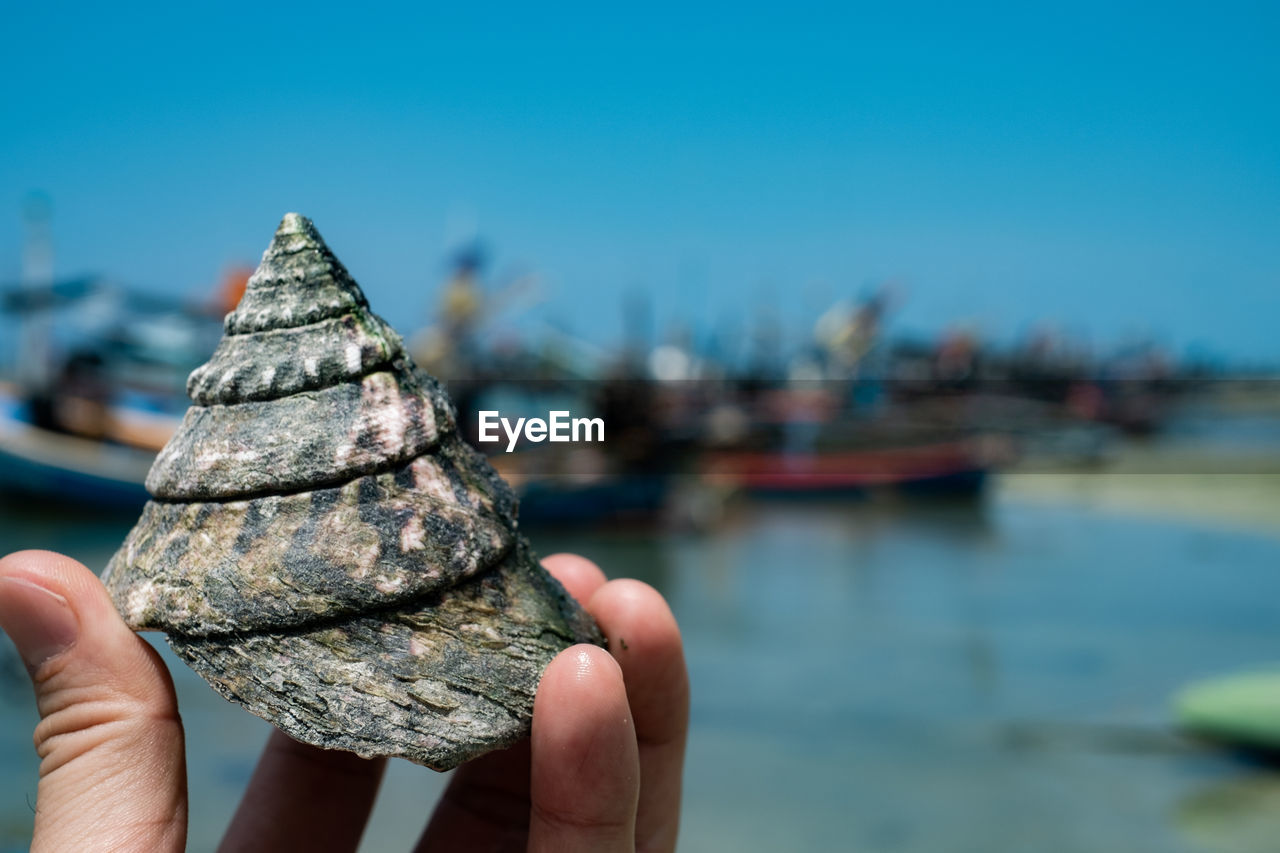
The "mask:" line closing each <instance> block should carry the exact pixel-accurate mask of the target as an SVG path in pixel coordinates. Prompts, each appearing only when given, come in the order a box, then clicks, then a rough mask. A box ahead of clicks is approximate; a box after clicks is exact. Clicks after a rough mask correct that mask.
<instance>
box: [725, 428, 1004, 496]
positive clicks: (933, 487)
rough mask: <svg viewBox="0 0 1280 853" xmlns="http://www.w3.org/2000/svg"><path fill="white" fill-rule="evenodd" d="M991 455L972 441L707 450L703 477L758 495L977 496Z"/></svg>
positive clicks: (992, 459) (982, 484)
mask: <svg viewBox="0 0 1280 853" xmlns="http://www.w3.org/2000/svg"><path fill="white" fill-rule="evenodd" d="M994 462H995V456H994V454H993V453H992V452H991V449H990V447H989V446H988V445H987V443H985V442H983V441H980V440H977V439H961V440H956V441H949V442H941V443H933V444H924V445H916V446H907V447H886V448H877V449H859V450H845V451H839V450H831V451H822V450H819V451H814V452H783V451H776V452H767V451H751V450H730V451H719V452H713V453H709V454H707V456H706V457H705V458H704V460H703V464H702V474H703V477H704V479H706V480H708V481H709V482H712V483H714V484H716V485H717V486H728V487H731V488H737V489H740V490H742V491H745V492H748V493H752V494H760V495H778V496H793V497H804V496H815V497H825V496H848V495H864V494H869V493H873V492H886V491H893V492H900V493H904V494H910V495H937V496H956V497H963V496H973V495H977V494H979V493H980V492H981V491H982V489H983V487H984V485H985V484H986V481H987V475H988V473H989V472H990V470H991V468H992V466H993V464H994Z"/></svg>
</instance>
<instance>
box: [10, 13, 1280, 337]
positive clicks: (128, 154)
mask: <svg viewBox="0 0 1280 853" xmlns="http://www.w3.org/2000/svg"><path fill="white" fill-rule="evenodd" d="M10 6H12V4H10ZM1033 7H1037V8H1033ZM1275 9H1276V7H1275V6H1273V5H1269V4H1262V3H1259V4H1232V3H1214V4H1204V5H1198V6H1183V5H1178V4H1168V3H1161V4H1156V3H1144V4H1137V5H1129V6H1126V7H1124V8H1118V7H1117V6H1116V4H1113V3H1106V4H1090V3H1074V4H1054V5H1052V6H1048V5H1047V4H1025V3H1018V4H1008V5H1003V6H984V7H981V8H975V7H969V6H966V5H965V4H883V3H881V4H874V5H872V6H866V7H864V6H859V5H858V4H853V3H846V4H838V5H834V6H830V7H821V6H807V5H803V4H797V3H791V4H785V5H779V6H776V7H765V6H757V5H752V4H749V3H747V4H734V5H724V6H719V7H717V8H712V7H702V8H700V9H691V8H688V7H687V6H686V5H685V4H662V3H648V4H644V5H643V6H638V7H636V8H634V9H626V8H623V7H621V6H616V5H608V4H590V5H577V6H567V5H561V6H557V7H555V8H554V9H553V8H551V7H549V6H537V7H536V8H535V7H534V5H533V4H520V5H513V6H509V7H508V6H504V5H502V4H483V5H480V4H467V5H465V6H462V5H459V6H450V7H444V6H433V5H431V4H419V5H416V6H406V7H391V6H384V5H380V4H373V3H367V4H363V5H352V4H344V5H341V6H327V5H325V4H315V5H311V6H303V5H301V4H289V5H283V4H262V5H261V7H255V6H254V5H245V6H240V7H237V6H236V5H234V4H227V3H220V4H216V5H213V4H211V5H208V6H203V5H197V4H172V3H167V4H163V5H158V6H154V7H152V8H145V7H140V8H138V9H135V10H133V11H129V12H122V11H121V10H120V9H118V8H115V9H112V8H107V7H106V6H104V5H102V4H94V5H85V6H78V5H66V4H57V3H41V4H27V5H26V6H25V7H21V8H17V9H13V8H9V9H7V10H6V11H5V12H4V13H3V15H4V21H5V25H4V26H3V27H2V28H0V29H2V30H3V31H4V34H5V35H4V49H3V50H0V80H3V81H4V82H3V84H0V278H3V279H12V278H14V277H16V275H17V273H18V270H19V264H20V248H21V229H20V205H21V202H22V199H23V197H24V196H25V195H26V194H27V193H28V192H30V191H32V190H41V191H43V192H45V193H47V194H48V195H49V196H50V197H51V198H52V200H53V204H54V217H55V218H54V226H55V236H56V241H57V251H58V269H59V271H60V272H62V273H67V274H71V273H76V272H82V271H90V270H96V271H101V272H105V273H108V274H110V275H111V276H113V277H115V278H118V279H121V280H124V281H129V282H133V283H136V284H138V285H140V286H143V287H147V288H150V289H165V288H169V289H173V290H175V291H179V292H189V291H196V290H199V289H200V288H207V287H208V286H209V285H210V284H211V283H212V282H213V281H215V280H216V279H217V277H218V275H219V273H220V271H221V270H222V268H223V267H224V266H225V265H227V264H228V263H229V262H232V261H235V260H248V261H255V260H256V259H257V257H258V256H259V255H260V253H261V251H262V249H263V248H264V247H265V245H266V243H267V241H268V240H269V238H270V234H271V231H272V229H273V228H274V226H275V224H276V222H277V221H278V219H279V217H280V215H281V214H282V213H284V212H285V211H288V210H297V211H299V212H302V213H304V214H306V215H308V216H310V217H312V218H313V219H314V220H315V221H316V223H317V225H318V226H319V227H320V229H321V231H322V233H324V234H325V236H326V238H327V239H328V240H329V242H330V244H331V245H332V246H333V247H334V248H335V250H336V251H337V252H338V253H339V255H340V257H342V258H343V259H344V260H345V261H346V263H347V265H348V267H350V268H351V270H352V271H353V272H354V274H355V275H356V277H357V279H358V280H359V281H360V282H361V283H362V285H364V287H365V290H366V291H367V292H368V293H369V295H370V298H371V300H372V301H373V304H374V307H375V309H377V310H379V312H380V313H382V314H384V315H385V316H387V317H388V319H390V320H391V321H392V323H393V324H394V325H396V326H398V327H400V328H402V329H408V328H412V327H413V326H415V325H417V324H418V323H420V322H422V321H424V320H425V319H426V318H427V317H428V315H429V310H430V306H431V305H432V304H433V298H434V294H433V290H434V287H435V286H436V285H437V284H438V282H439V279H440V274H441V271H442V266H441V261H442V253H443V251H444V250H445V248H446V246H447V244H448V242H449V241H450V239H453V238H456V237H457V236H458V235H459V234H462V233H465V232H466V231H467V230H468V229H469V228H470V227H472V225H475V226H476V227H478V228H479V231H480V232H481V233H482V234H483V235H484V236H485V237H486V238H487V240H488V241H489V242H490V243H491V244H492V246H493V247H494V249H495V251H496V260H497V262H498V264H497V265H498V267H499V268H503V267H510V268H515V267H527V268H532V269H534V270H537V271H538V272H539V273H540V274H541V276H542V279H543V288H542V289H543V291H544V292H545V293H546V295H547V297H548V299H547V301H546V302H545V303H543V304H541V305H539V306H536V307H534V308H531V309H529V311H528V312H527V314H525V315H523V316H520V317H517V318H515V320H514V321H513V322H515V323H516V324H517V325H519V326H521V327H523V328H525V329H532V328H535V327H536V323H538V322H540V321H544V320H550V321H553V322H557V323H563V324H567V325H568V327H569V328H571V329H572V330H573V331H574V332H576V333H578V334H580V335H583V336H584V337H588V338H590V339H594V340H597V341H601V342H608V341H610V340H612V339H615V338H616V337H617V335H618V333H619V330H620V328H621V318H620V315H621V309H620V303H621V296H622V294H623V293H624V292H626V291H628V290H634V289H636V288H644V289H646V290H647V291H648V292H649V293H650V294H651V298H652V302H653V305H654V311H655V315H656V318H657V321H658V324H659V326H660V327H662V326H665V325H666V324H667V323H668V322H669V321H671V320H672V319H674V318H676V317H684V318H686V319H687V320H688V321H689V322H691V323H692V324H693V325H694V326H695V327H696V328H700V329H711V328H715V327H718V326H722V325H723V324H726V323H737V324H738V325H739V326H741V325H743V324H745V323H746V322H747V321H749V320H750V319H751V317H752V316H753V315H754V312H755V311H756V307H755V306H756V305H758V304H765V305H773V306H776V307H777V310H779V311H781V312H782V313H783V315H784V316H785V317H786V318H787V320H788V322H789V324H790V326H791V328H792V329H793V330H795V332H796V333H797V334H798V333H799V330H800V329H802V328H804V327H807V326H808V325H809V323H810V322H811V321H812V319H813V318H814V317H815V316H816V314H817V313H818V312H819V311H820V310H821V309H822V308H823V307H824V306H825V305H826V304H827V303H829V302H830V301H831V300H833V299H835V298H837V297H839V296H842V295H851V294H856V293H858V292H859V291H861V290H863V289H864V288H865V287H866V286H867V285H868V283H869V282H874V281H877V280H880V279H884V278H888V277H893V278H896V279H900V280H902V281H904V282H905V293H906V301H905V302H904V303H903V305H902V306H901V309H900V311H899V313H898V316H897V318H896V320H895V325H896V326H897V327H898V328H900V329H923V330H930V329H938V328H942V327H945V326H946V325H948V324H949V323H953V322H958V321H964V322H967V323H970V324H973V325H976V326H977V327H978V328H979V329H981V330H983V331H984V332H986V333H987V334H989V335H990V336H992V337H995V338H997V339H1009V338H1011V337H1012V336H1013V335H1015V334H1017V333H1018V332H1019V331H1021V330H1023V329H1025V328H1026V327H1027V326H1028V325H1029V324H1030V323H1032V322H1035V321H1038V320H1048V321H1052V322H1055V323H1057V324H1059V325H1061V326H1064V327H1067V328H1069V329H1073V330H1077V331H1079V332H1081V333H1085V334H1088V335H1089V336H1090V337H1091V338H1092V339H1093V340H1095V341H1096V342H1097V343H1099V344H1103V345H1105V344H1107V343H1110V342H1114V341H1118V340H1121V339H1123V338H1124V337H1126V336H1128V335H1132V334H1136V333H1143V334H1153V335H1155V336H1156V337H1158V338H1159V339H1161V340H1164V341H1167V342H1169V343H1170V344H1171V345H1173V346H1174V347H1175V348H1176V349H1178V350H1179V351H1180V350H1182V349H1184V348H1185V347H1187V346H1189V345H1192V344H1196V343H1199V344H1202V345H1207V346H1209V347H1211V348H1212V349H1213V350H1215V351H1218V352H1222V353H1225V354H1228V355H1231V356H1234V357H1237V358H1248V359H1265V360H1269V361H1277V360H1280V336H1277V335H1276V334H1275V331H1274V329H1275V325H1276V318H1277V317H1278V316H1280V239H1277V238H1278V237H1280V59H1277V51H1276V45H1277V44H1280V13H1278V12H1277V11H1275ZM6 209H7V211H8V212H6Z"/></svg>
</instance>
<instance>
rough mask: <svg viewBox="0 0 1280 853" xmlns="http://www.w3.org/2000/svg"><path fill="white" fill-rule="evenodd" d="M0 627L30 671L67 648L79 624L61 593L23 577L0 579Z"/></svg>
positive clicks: (74, 636)
mask: <svg viewBox="0 0 1280 853" xmlns="http://www.w3.org/2000/svg"><path fill="white" fill-rule="evenodd" d="M0 627H2V628H4V632H5V633H6V634H8V635H9V637H10V638H11V639H12V640H13V644H14V645H15V646H17V647H18V654H19V655H21V656H22V662H23V663H25V664H26V665H27V670H28V671H29V672H32V673H34V672H35V671H36V669H37V668H38V667H39V666H40V664H42V663H44V662H45V661H47V660H49V659H50V658H52V657H54V656H56V655H59V654H62V653H63V652H65V651H66V650H67V649H69V648H71V646H72V644H74V643H75V641H76V634H77V633H78V630H79V627H80V626H79V623H78V621H77V620H76V614H75V612H74V611H73V610H72V609H71V605H69V604H67V600H66V599H65V598H63V597H62V596H61V595H58V594H57V593H56V592H52V591H51V590H47V589H45V588H44V587H42V586H40V585H39V584H37V583H34V582H33V581H29V580H27V579H26V578H0Z"/></svg>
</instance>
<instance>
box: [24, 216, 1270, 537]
mask: <svg viewBox="0 0 1280 853" xmlns="http://www.w3.org/2000/svg"><path fill="white" fill-rule="evenodd" d="M27 218H28V249H27V252H26V255H25V257H26V258H27V262H26V265H25V266H24V270H25V273H24V276H23V280H22V281H20V282H18V283H16V284H13V285H11V286H9V287H7V288H5V289H4V291H3V301H2V302H0V309H3V312H4V314H6V315H7V316H8V319H9V322H10V323H11V324H12V325H13V326H14V327H16V329H17V334H16V335H15V336H14V342H15V346H14V348H13V350H12V351H11V352H9V353H7V356H8V359H9V362H8V363H9V364H10V365H11V370H10V371H9V373H10V375H9V377H8V381H6V382H4V384H3V385H0V471H2V472H3V473H4V489H5V491H10V492H24V491H25V492H31V493H41V494H43V495H44V496H45V497H49V498H52V499H54V500H61V501H77V502H97V503H100V504H102V503H105V504H112V505H120V504H121V502H123V503H124V504H131V505H137V504H138V503H140V502H141V501H142V500H144V499H145V493H144V492H143V490H142V488H141V482H142V479H143V477H144V475H145V471H146V470H147V467H148V464H149V459H150V456H151V455H153V454H154V453H155V452H156V451H157V450H158V449H159V448H160V447H161V446H162V445H163V443H164V442H165V441H166V440H167V438H168V435H170V434H171V433H172V431H173V429H174V428H176V424H177V422H178V420H179V419H180V417H181V415H182V412H183V411H184V410H185V408H186V405H187V401H186V398H185V392H184V383H185V377H186V375H187V374H188V373H189V372H190V370H191V369H193V368H194V367H195V366H196V365H198V364H200V363H201V362H202V361H203V360H204V359H205V358H206V357H207V356H208V355H209V353H210V352H211V351H212V349H213V347H214V345H215V344H216V342H217V340H218V337H219V335H220V332H221V330H220V323H219V318H220V317H221V315H222V314H224V313H225V312H226V311H229V310H230V309H231V308H232V307H234V305H235V301H236V299H238V296H239V294H240V293H242V292H243V287H244V281H245V279H246V278H247V275H248V271H247V270H243V271H241V270H239V269H238V268H233V270H232V271H231V272H230V273H229V274H228V275H227V276H225V277H224V281H223V282H222V284H221V285H219V286H218V287H217V288H215V289H213V291H214V292H212V293H210V294H193V295H192V296H191V297H190V298H187V299H182V298H174V297H158V296H154V295H145V294H141V293H138V292H135V291H130V290H128V289H126V288H122V287H120V286H117V285H115V284H113V283H111V282H110V281H109V280H106V279H103V278H96V277H83V278H74V279H55V278H54V277H53V259H52V248H51V240H50V236H49V227H48V210H47V204H46V203H43V202H40V201H39V200H38V199H37V201H36V202H33V203H32V204H31V205H29V210H28V217H27ZM487 258H488V254H487V250H486V248H485V246H484V244H482V243H480V242H479V241H472V242H471V243H468V244H467V245H464V246H463V247H462V248H460V249H459V250H457V251H455V252H454V253H453V254H452V255H451V258H450V269H449V272H448V274H447V276H446V278H445V281H444V282H443V284H442V286H441V287H440V289H439V292H438V305H437V312H436V321H435V323H434V324H432V325H430V326H428V327H426V328H424V329H420V330H416V331H415V330H403V331H405V332H406V333H407V334H406V337H407V339H408V340H409V341H410V345H411V348H412V350H413V352H414V354H415V356H416V358H417V360H418V362H419V364H420V365H421V366H422V367H423V368H424V369H426V370H427V371H428V372H430V373H432V374H433V375H436V376H438V377H440V378H441V379H443V380H444V381H445V382H446V383H447V385H448V386H449V389H450V392H451V394H452V396H453V398H454V400H455V402H456V404H457V408H458V411H459V419H460V423H461V426H462V428H463V430H464V432H465V434H466V435H467V436H468V437H469V438H470V439H471V440H473V441H475V439H476V438H477V423H476V417H477V412H478V411H480V410H482V409H487V410H500V411H502V412H503V413H504V414H510V415H512V416H513V417H520V416H530V417H533V416H539V415H542V414H544V413H546V412H549V411H552V410H565V411H572V412H573V414H574V415H575V416H585V417H600V418H601V419H603V421H604V423H605V424H606V436H605V440H604V441H603V442H602V443H600V444H592V445H583V446H579V445H570V446H565V445H552V444H550V443H534V442H531V441H529V440H528V439H527V438H526V439H522V440H521V441H520V443H519V444H518V446H517V448H516V452H515V453H506V452H503V448H499V449H497V450H495V446H494V445H477V446H480V447H481V449H482V450H486V451H487V452H490V453H491V454H492V455H493V461H494V464H495V465H497V466H498V468H499V469H500V471H501V472H502V473H503V474H504V475H505V476H506V477H508V479H510V480H511V481H512V482H513V483H515V484H516V485H517V488H518V489H519V490H520V491H521V492H522V493H523V494H524V495H525V497H526V501H525V507H524V517H525V519H526V520H527V521H528V522H531V523H537V522H554V523H559V524H573V523H597V522H601V521H610V520H623V519H626V520H649V521H652V520H655V519H656V520H660V521H661V520H668V521H670V520H674V521H676V522H677V523H679V524H693V525H695V526H697V525H701V524H706V523H709V522H711V521H713V520H714V519H715V518H716V517H717V515H718V514H719V513H720V512H721V508H722V505H723V504H724V502H725V501H726V500H730V499H733V498H734V497H735V496H737V495H742V494H759V495H774V496H778V495H782V496H789V497H834V498H846V499H847V498H858V499H862V498H866V497H868V496H879V495H884V494H891V495H895V496H908V497H909V496H915V495H929V496H939V495H945V496H949V497H953V498H954V497H962V498H968V499H973V498H975V497H978V496H980V495H981V494H982V492H983V491H984V489H985V488H986V487H987V485H988V482H989V480H990V475H992V474H993V473H994V472H998V471H1021V472H1028V471H1034V472H1037V473H1042V474H1048V473H1055V474H1059V475H1070V474H1081V473H1086V474H1089V475H1091V476H1096V475H1098V474H1099V473H1100V472H1103V471H1105V470H1106V469H1107V466H1108V465H1115V464H1119V465H1120V466H1121V469H1125V466H1128V468H1127V470H1130V471H1131V472H1134V473H1141V472H1142V471H1143V470H1147V471H1149V472H1150V473H1164V474H1173V473H1177V472H1176V470H1171V467H1172V468H1174V469H1176V467H1177V465H1178V464H1180V463H1185V464H1191V465H1193V466H1196V465H1198V466H1200V467H1201V468H1203V467H1205V466H1207V467H1208V468H1210V469H1212V468H1213V467H1214V466H1215V465H1217V464H1219V463H1220V462H1223V460H1221V459H1218V458H1214V457H1209V458H1208V460H1207V461H1206V458H1204V457H1198V456H1195V455H1194V454H1192V455H1191V456H1188V454H1187V452H1186V451H1187V449H1186V448H1185V447H1183V448H1182V456H1180V457H1178V456H1174V457H1170V456H1168V455H1167V454H1165V455H1161V454H1160V453H1152V452H1151V445H1150V443H1149V442H1148V443H1144V442H1143V440H1144V439H1148V438H1150V437H1152V436H1157V435H1159V434H1161V433H1162V432H1165V431H1166V430H1167V428H1168V425H1169V424H1170V423H1171V422H1173V421H1176V420H1177V419H1178V418H1180V417H1182V416H1184V415H1185V414H1186V413H1188V412H1199V413H1200V416H1202V417H1203V416H1204V413H1205V412H1206V411H1210V412H1212V411H1221V412H1222V413H1223V414H1229V413H1230V411H1231V409H1232V408H1233V407H1235V408H1239V407H1240V406H1251V407H1253V408H1254V409H1255V410H1257V411H1259V412H1262V414H1261V417H1263V418H1265V417H1269V416H1271V415H1274V414H1275V412H1276V409H1277V408H1280V402H1278V395H1277V393H1276V385H1275V384H1273V383H1272V382H1271V381H1270V377H1268V376H1257V377H1252V378H1249V377H1241V376H1239V375H1232V378H1230V379H1227V378H1225V377H1224V376H1223V375H1221V374H1220V373H1216V372H1215V371H1214V370H1211V369H1209V368H1206V367H1205V366H1203V365H1181V364H1178V363H1176V362H1175V361H1174V359H1172V358H1171V357H1170V356H1169V355H1168V354H1167V353H1165V352H1163V351H1162V350H1160V349H1159V348H1158V347H1156V346H1155V345H1153V344H1142V343H1137V344H1131V345H1128V346H1126V347H1124V348H1122V349H1119V350H1117V351H1116V352H1113V353H1108V354H1097V353H1093V352H1091V351H1090V350H1089V348H1088V347H1086V346H1084V345H1082V344H1079V343H1077V342H1075V341H1072V340H1070V339H1068V338H1064V337H1061V336H1055V335H1054V334H1052V333H1051V332H1048V331H1044V330H1041V331H1038V332H1036V333H1033V334H1031V335H1028V336H1027V337H1026V338H1025V340H1023V341H1022V342H1020V343H1018V344H1017V345H1015V346H1012V347H1007V348H996V347H993V346H990V345H985V344H984V343H983V342H982V341H981V340H980V339H979V338H978V337H977V336H976V334H974V333H973V332H971V331H967V330H965V329H963V328H959V327H957V328H956V329H953V330H949V331H947V332H944V333H943V334H942V335H941V336H939V337H938V338H937V339H934V340H926V339H919V338H902V337H894V336H893V335H892V334H891V332H890V330H889V326H890V323H891V320H892V314H893V309H894V306H895V304H896V302H898V301H899V300H900V299H901V298H902V296H901V293H900V292H899V290H898V288H897V287H896V286H895V285H893V284H892V283H889V284H886V285H883V286H881V287H878V288H875V289H872V290H870V291H868V292H865V293H864V295H863V296H862V297H861V298H860V299H857V300H839V301H837V302H836V303H835V304H833V305H831V306H830V307H829V308H828V309H827V310H826V311H825V312H824V313H822V314H821V315H820V316H818V317H816V318H814V323H813V332H812V335H811V336H810V337H809V338H808V339H806V340H801V341H799V342H796V343H794V344H793V345H791V346H790V347H787V346H784V345H783V343H782V341H781V340H780V337H779V334H778V331H777V328H776V326H774V325H773V321H772V319H771V318H770V315H768V314H767V313H762V314H761V315H760V319H759V321H758V328H757V329H756V330H755V332H754V334H753V336H752V339H751V341H750V342H749V345H748V349H749V350H750V351H749V352H729V351H727V348H726V347H724V346H722V344H723V341H721V340H717V339H716V338H714V337H713V336H707V337H704V338H702V339H700V340H699V339H696V338H695V336H694V335H692V334H690V333H689V332H688V331H681V330H676V331H673V332H672V333H670V334H668V335H667V336H666V338H665V339H664V340H661V341H652V340H650V339H649V331H648V330H647V329H643V330H641V331H639V332H637V333H635V334H632V335H629V336H628V339H627V340H625V341H623V342H621V343H620V345H619V346H618V347H617V348H615V349H612V350H602V349H601V348H599V347H597V346H593V345H591V344H588V343H586V342H584V341H580V340H578V339H576V338H574V337H573V336H572V335H570V334H567V333H565V332H563V331H560V330H554V329H548V330H547V333H546V334H545V336H544V339H543V340H541V341H532V342H525V341H522V340H519V339H514V340H513V339H509V338H495V336H494V335H493V334H492V333H491V330H490V329H489V328H488V325H489V322H490V320H491V319H492V318H493V317H494V316H496V315H498V314H499V313H500V312H501V311H502V310H504V306H506V305H509V304H511V303H512V302H516V301H518V300H520V299H521V298H524V297H526V296H527V295H528V294H529V292H530V291H531V290H532V289H535V284H536V279H535V278H534V277H533V276H529V275H524V276H519V277H516V278H514V279H513V280H511V281H508V282H505V283H504V284H502V285H501V286H497V285H493V284H491V283H489V282H488V281H486V275H487ZM646 307H647V306H645V304H644V303H643V298H641V301H640V302H639V303H637V302H636V299H635V297H634V296H633V297H632V298H631V300H630V302H629V303H627V304H626V305H625V306H624V310H626V311H628V312H629V313H630V314H631V315H632V316H631V324H630V325H631V326H632V327H633V328H635V327H637V326H646V325H647V324H646V323H645V322H644V321H643V319H637V318H638V317H640V315H643V314H644V313H645V309H646ZM1238 461H1239V460H1237V462H1238ZM1228 462H1229V460H1228ZM1259 463H1260V461H1259V460H1256V459H1251V460H1249V461H1248V462H1246V463H1245V467H1246V468H1247V469H1248V470H1254V471H1258V470H1259V469H1258V467H1257V465H1258V464H1259ZM1135 464H1136V465H1137V468H1136V469H1134V465H1135ZM1261 464H1262V465H1263V470H1265V469H1266V464H1267V460H1262V461H1261ZM1144 466H1149V467H1146V468H1144ZM1189 473H1195V472H1194V471H1192V472H1189Z"/></svg>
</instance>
